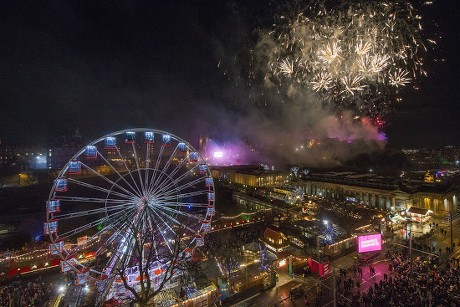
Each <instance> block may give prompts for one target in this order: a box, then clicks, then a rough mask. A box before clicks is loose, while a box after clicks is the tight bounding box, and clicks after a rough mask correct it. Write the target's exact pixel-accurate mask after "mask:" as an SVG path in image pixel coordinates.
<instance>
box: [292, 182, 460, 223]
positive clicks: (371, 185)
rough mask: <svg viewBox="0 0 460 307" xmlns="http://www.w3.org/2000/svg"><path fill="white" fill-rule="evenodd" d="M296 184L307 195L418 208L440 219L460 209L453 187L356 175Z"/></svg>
mask: <svg viewBox="0 0 460 307" xmlns="http://www.w3.org/2000/svg"><path fill="white" fill-rule="evenodd" d="M296 184H297V185H299V186H300V187H301V188H303V189H304V191H305V194H307V195H314V196H319V197H324V198H326V199H330V200H337V201H350V202H355V203H362V204H365V205H367V206H370V207H374V208H378V209H381V210H393V211H405V210H407V209H409V208H411V207H417V208H424V209H429V210H431V211H433V214H434V215H440V216H445V215H446V214H448V213H449V212H450V211H452V212H458V210H459V207H458V196H459V194H460V190H459V189H458V188H455V187H454V186H453V185H440V184H439V185H438V184H426V183H421V184H418V185H413V186H410V187H405V186H403V185H401V184H400V182H399V181H398V180H397V179H394V178H387V177H379V176H376V175H375V174H363V175H356V174H353V173H324V174H312V175H310V176H308V178H305V179H304V180H303V181H299V182H297V183H296Z"/></svg>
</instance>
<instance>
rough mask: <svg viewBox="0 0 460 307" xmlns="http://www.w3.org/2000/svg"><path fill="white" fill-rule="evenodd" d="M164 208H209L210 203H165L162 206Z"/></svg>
mask: <svg viewBox="0 0 460 307" xmlns="http://www.w3.org/2000/svg"><path fill="white" fill-rule="evenodd" d="M161 205H162V206H168V207H190V208H207V207H208V206H209V204H208V203H193V202H190V203H183V202H165V203H162V204H161Z"/></svg>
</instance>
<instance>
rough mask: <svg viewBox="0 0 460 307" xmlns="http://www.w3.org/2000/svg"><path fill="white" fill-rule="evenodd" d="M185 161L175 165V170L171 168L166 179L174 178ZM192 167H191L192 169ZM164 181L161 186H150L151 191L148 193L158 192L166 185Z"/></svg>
mask: <svg viewBox="0 0 460 307" xmlns="http://www.w3.org/2000/svg"><path fill="white" fill-rule="evenodd" d="M186 161H187V159H183V160H182V161H181V162H180V163H179V164H178V165H176V167H175V168H173V169H172V170H171V171H170V172H169V173H168V177H169V178H174V176H175V175H176V173H177V172H178V171H179V170H181V169H182V167H183V166H184V165H185V164H186ZM193 168H194V167H192V169H193ZM166 182H167V181H166V180H165V181H163V182H162V183H161V184H159V185H157V186H156V187H155V186H152V187H151V189H150V190H149V192H150V193H155V192H156V191H158V190H160V189H162V188H163V186H164V185H165V184H166Z"/></svg>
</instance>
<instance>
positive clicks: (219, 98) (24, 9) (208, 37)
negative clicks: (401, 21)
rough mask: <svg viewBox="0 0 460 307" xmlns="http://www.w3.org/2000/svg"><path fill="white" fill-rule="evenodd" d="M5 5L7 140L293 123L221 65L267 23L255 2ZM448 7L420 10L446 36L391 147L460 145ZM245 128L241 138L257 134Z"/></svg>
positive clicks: (217, 133)
mask: <svg viewBox="0 0 460 307" xmlns="http://www.w3.org/2000/svg"><path fill="white" fill-rule="evenodd" d="M2 6H3V10H2V11H3V12H4V14H6V16H5V18H4V19H3V22H2V24H1V26H0V28H1V29H2V31H1V33H0V36H1V37H2V41H3V42H4V43H3V44H2V46H1V47H0V48H1V56H0V63H1V64H2V66H3V69H2V70H1V71H0V77H1V79H2V80H3V82H1V84H2V102H1V108H2V112H1V115H0V138H1V139H2V140H5V141H7V142H9V143H13V144H34V143H40V142H46V141H47V140H48V139H49V138H50V137H56V136H60V135H71V133H72V132H73V131H75V129H77V128H78V129H79V130H80V131H81V134H82V135H83V136H84V137H85V138H88V139H89V140H91V139H94V138H96V137H99V136H101V135H104V134H107V133H110V132H112V131H116V130H121V129H128V128H134V127H151V128H154V129H162V130H166V131H171V132H172V133H174V134H176V135H179V136H181V137H183V138H184V139H188V140H190V141H191V142H195V140H197V138H198V136H199V135H210V136H212V137H214V138H216V137H220V138H221V139H222V141H225V140H226V139H229V138H230V139H231V138H237V137H238V135H237V134H239V133H240V132H241V131H243V132H245V130H246V129H247V126H250V125H252V124H254V125H255V126H262V128H259V129H260V130H262V131H263V133H266V132H267V129H266V128H267V127H268V128H272V129H280V130H283V131H290V129H292V126H291V125H292V124H291V123H289V125H287V126H285V125H284V124H285V122H286V121H285V120H280V121H274V122H273V123H271V122H267V120H266V118H265V117H262V116H260V115H259V113H258V112H259V109H258V107H257V106H250V105H249V103H248V102H247V99H244V98H242V97H245V96H244V95H247V94H246V93H244V94H242V93H241V92H242V90H241V88H238V87H237V86H235V84H234V82H232V81H231V80H228V74H226V70H227V69H231V67H229V68H227V67H223V65H221V63H224V62H227V63H228V62H231V61H229V58H230V59H231V58H232V57H234V56H235V54H234V53H233V52H234V51H235V50H237V51H238V48H243V47H245V46H247V43H248V42H247V40H250V39H251V38H252V39H253V36H251V35H253V32H254V31H255V28H256V27H257V26H260V25H263V24H267V23H270V22H271V21H273V16H272V12H273V6H270V5H267V4H265V3H263V2H261V1H260V2H254V3H251V4H244V3H240V1H233V2H225V3H213V2H210V1H200V2H199V3H194V4H191V3H187V2H179V3H177V2H175V3H161V4H157V5H155V4H152V3H150V2H143V1H141V2H136V3H118V4H117V3H115V4H111V5H109V4H103V3H96V4H94V3H92V2H91V3H90V2H87V3H84V2H83V3H82V2H78V3H77V2H74V3H73V2H65V3H59V4H56V3H46V2H45V3H36V2H34V1H25V2H21V3H5V4H2ZM455 7H458V4H457V3H455V1H443V2H442V3H441V2H440V1H437V2H436V1H435V2H434V4H432V5H430V6H429V7H428V8H425V11H424V12H423V13H424V16H423V17H424V18H425V19H427V20H429V21H430V22H431V21H433V22H434V23H437V24H438V27H437V28H436V29H434V30H433V31H434V32H436V33H440V34H441V35H442V38H441V39H440V40H439V41H438V46H437V50H435V52H434V53H433V54H430V56H432V57H433V58H434V59H435V60H438V61H439V62H437V63H434V64H435V65H433V63H431V64H429V65H430V66H429V67H428V69H427V70H428V77H426V78H421V79H420V81H421V84H420V86H419V90H418V91H414V90H413V89H407V90H404V91H403V94H402V98H403V100H402V102H400V103H398V104H397V105H394V111H393V112H391V113H390V114H389V115H388V116H387V119H386V125H385V126H384V128H383V132H384V133H385V134H386V136H387V142H388V144H390V145H395V146H398V147H415V146H419V147H432V146H442V145H457V144H458V143H459V142H460V138H459V135H458V134H457V133H456V130H457V128H458V124H457V119H456V115H457V114H459V111H460V110H459V106H458V101H459V96H460V95H459V93H458V85H459V84H460V82H459V81H460V77H459V72H460V69H459V64H458V59H457V58H456V52H457V50H456V47H457V46H456V44H457V41H458V38H459V37H458V35H459V34H458V33H459V31H458V23H456V22H455V19H454V18H455V11H456V10H455ZM229 29H232V31H229ZM443 59H444V60H445V61H443ZM235 97H237V98H238V99H237V100H238V102H237V103H236V102H235V99H236V98H235ZM293 110H294V111H293V113H294V112H295V110H296V109H295V108H293ZM310 116H311V115H310ZM242 118H243V119H242ZM288 118H289V117H288ZM296 119H297V118H296ZM309 120H310V119H309ZM326 123H327V122H326ZM323 125H324V124H323ZM299 126H302V125H301V124H299ZM308 127H310V126H308ZM251 128H252V127H250V129H251ZM315 128H316V126H315ZM314 132H318V131H316V130H315V131H314ZM242 134H243V135H242V136H241V139H243V140H244V139H245V138H247V137H256V136H257V137H259V135H258V134H246V135H244V133H242ZM324 135H328V134H324ZM406 145H407V146H406Z"/></svg>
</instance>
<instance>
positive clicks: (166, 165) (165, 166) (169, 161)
mask: <svg viewBox="0 0 460 307" xmlns="http://www.w3.org/2000/svg"><path fill="white" fill-rule="evenodd" d="M176 153H177V147H176V148H174V151H173V152H172V153H171V155H169V158H168V161H166V163H165V165H164V166H163V169H162V170H161V172H160V174H159V175H158V177H157V178H156V179H155V181H154V182H153V183H151V188H153V187H155V186H157V185H158V183H159V181H160V179H161V178H163V177H164V175H165V172H166V170H167V169H168V167H169V165H171V161H172V159H173V157H175V156H176ZM160 182H161V181H160ZM151 188H150V189H149V192H150V191H151V190H152V189H151Z"/></svg>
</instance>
